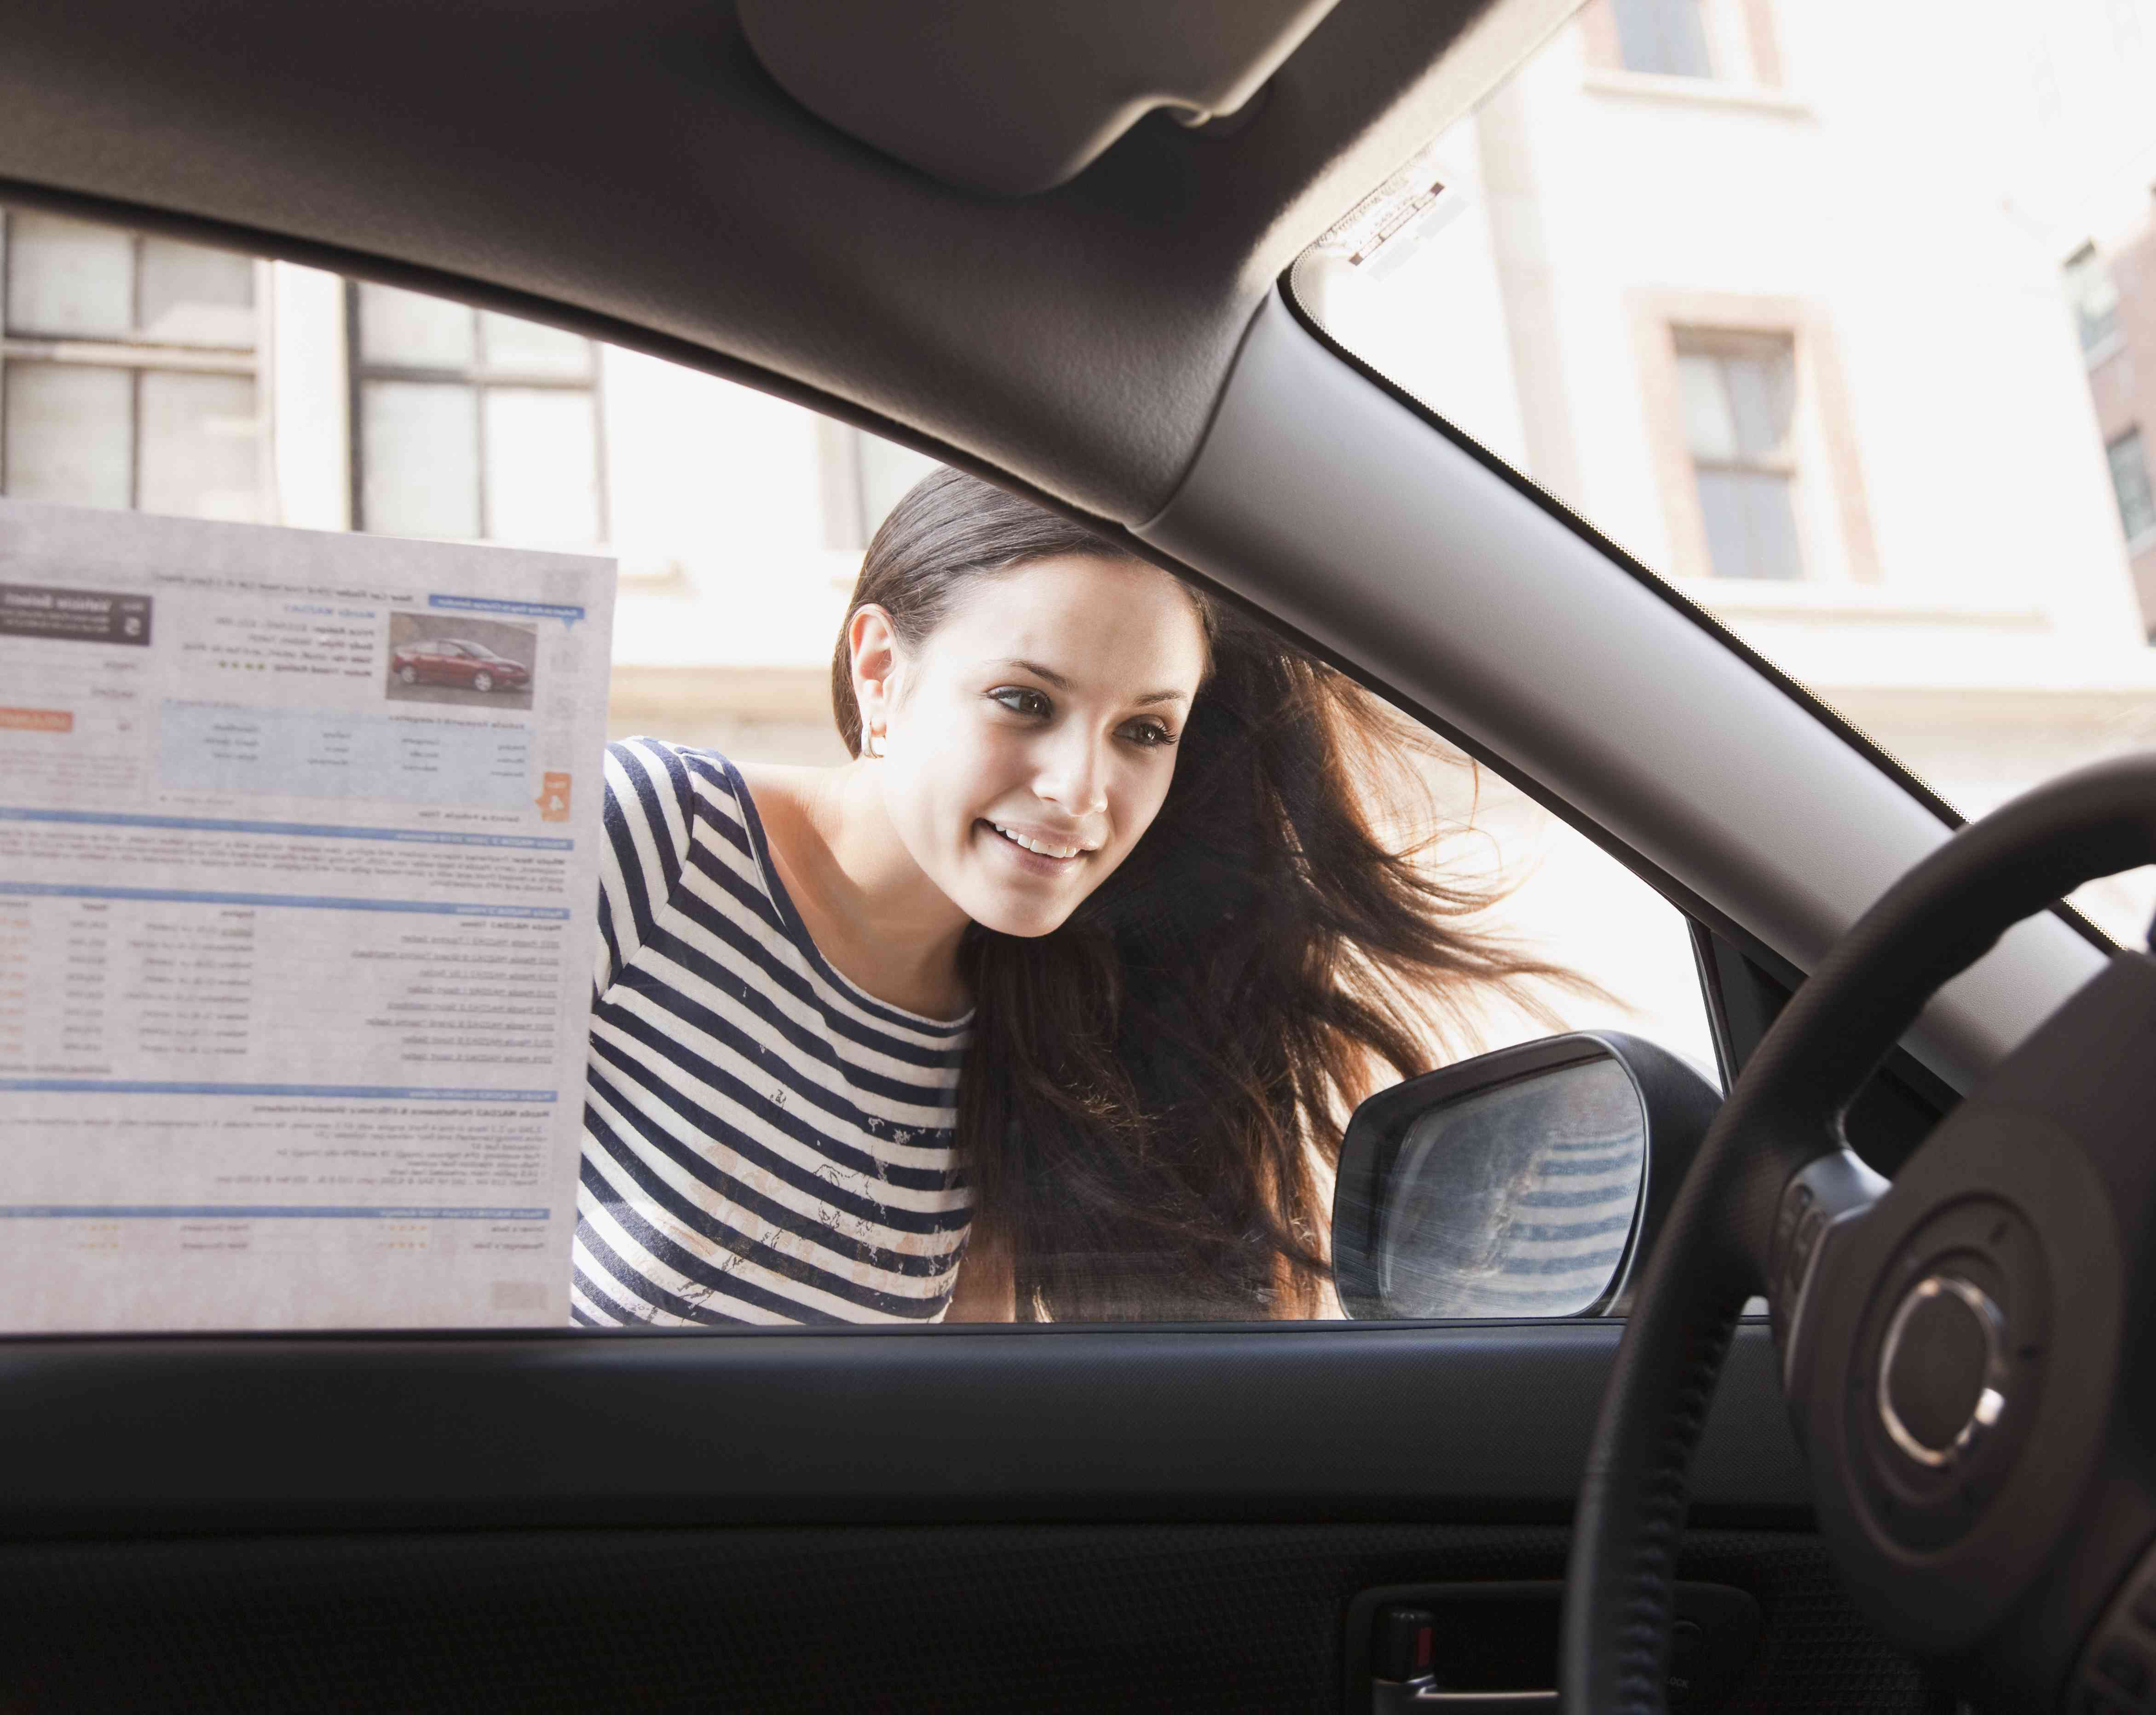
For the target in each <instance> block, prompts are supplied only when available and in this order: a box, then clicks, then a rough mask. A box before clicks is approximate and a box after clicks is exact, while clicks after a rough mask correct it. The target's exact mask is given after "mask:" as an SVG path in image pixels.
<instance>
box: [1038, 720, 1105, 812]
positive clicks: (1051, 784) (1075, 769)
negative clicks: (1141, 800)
mask: <svg viewBox="0 0 2156 1715" xmlns="http://www.w3.org/2000/svg"><path fill="white" fill-rule="evenodd" d="M1034 792H1035V793H1038V794H1039V797H1040V798H1041V800H1042V802H1043V803H1045V804H1054V805H1055V807H1056V808H1057V809H1060V810H1061V811H1062V812H1063V813H1064V814H1065V815H1070V816H1096V815H1099V814H1101V812H1102V811H1103V810H1105V809H1107V807H1108V770H1107V768H1106V757H1103V756H1102V755H1101V746H1100V745H1099V744H1098V743H1096V742H1094V741H1093V740H1091V739H1090V738H1086V739H1080V738H1077V737H1075V735H1073V736H1072V737H1068V738H1066V739H1065V742H1062V743H1060V744H1057V745H1055V746H1054V747H1052V748H1051V749H1050V752H1049V753H1048V755H1047V756H1046V757H1045V758H1043V760H1042V764H1041V769H1040V773H1039V776H1038V777H1037V778H1035V780H1034Z"/></svg>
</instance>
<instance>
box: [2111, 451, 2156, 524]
mask: <svg viewBox="0 0 2156 1715" xmlns="http://www.w3.org/2000/svg"><path fill="white" fill-rule="evenodd" d="M2104 452H2105V454H2106V455H2107V457H2108V458H2109V459H2110V460H2111V487H2112V493H2113V494H2115V495H2116V496H2117V497H2118V521H2119V523H2120V524H2121V525H2122V526H2124V528H2125V531H2126V539H2127V541H2128V542H2131V543H2133V545H2134V547H2137V548H2138V547H2143V546H2144V545H2145V540H2146V538H2148V537H2156V493H2152V492H2151V491H2150V488H2149V482H2148V454H2146V453H2145V452H2144V451H2143V449H2142V445H2141V431H2140V430H2139V429H2128V430H2127V431H2126V433H2125V434H2122V435H2121V436H2119V438H2118V439H2117V440H2115V441H2113V442H2112V443H2111V444H2110V445H2108V446H2107V447H2106V448H2105V449H2104Z"/></svg>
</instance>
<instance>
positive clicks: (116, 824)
mask: <svg viewBox="0 0 2156 1715" xmlns="http://www.w3.org/2000/svg"><path fill="white" fill-rule="evenodd" d="M0 822H64V823H69V824H74V825H77V826H82V827H92V828H173V829H187V830H189V831H192V832H194V833H199V834H288V835H291V836H294V837H295V838H300V839H307V840H393V841H395V842H397V843H398V845H491V846H513V847H515V848H516V849H517V850H525V851H573V850H576V845H577V842H576V841H575V840H554V839H550V838H547V837H544V836H542V835H540V834H453V833H449V832H447V831H438V830H436V829H430V828H340V827H337V826H336V824H333V823H329V822H234V821H228V820H225V819H222V818H219V817H215V816H143V815H134V814H112V815H106V814H102V813H100V812H99V811H96V810H33V809H23V808H18V807H16V806H13V805H9V804H0Z"/></svg>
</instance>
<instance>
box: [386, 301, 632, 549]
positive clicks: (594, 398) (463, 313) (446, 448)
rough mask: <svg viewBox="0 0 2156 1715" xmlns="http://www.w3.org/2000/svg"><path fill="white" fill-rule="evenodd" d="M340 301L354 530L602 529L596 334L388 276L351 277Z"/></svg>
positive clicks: (598, 534) (546, 536)
mask: <svg viewBox="0 0 2156 1715" xmlns="http://www.w3.org/2000/svg"><path fill="white" fill-rule="evenodd" d="M346 304H347V315H348V317H349V323H350V336H351V344H352V521H353V524H354V526H355V527H356V528H358V529H361V530H370V531H380V532H383V533H385V534H388V535H393V536H423V537H450V538H454V539H467V540H473V539H476V540H486V541H494V542H520V543H524V544H527V545H531V546H537V547H564V548H588V547H593V546H594V545H595V544H597V543H599V542H603V541H604V540H605V539H606V532H607V518H606V490H605V483H604V480H603V474H602V471H601V468H600V458H601V452H602V448H601V444H600V433H599V421H600V418H599V398H598V380H599V362H598V347H597V346H596V345H595V344H594V343H593V341H590V340H588V339H585V338H583V336H581V335H577V334H572V333H564V332H562V331H561V330H560V329H558V328H552V327H544V326H540V325H539V324H538V323H536V322H531V321H520V320H518V319H517V318H516V317H515V316H501V315H497V314H496V313H495V311H491V310H475V309H472V308H471V307H470V306H468V305H464V304H458V303H452V302H450V301H449V300H447V299H443V298H430V297H426V296H423V295H421V294H419V293H418V292H408V291H403V290H399V289H398V288H397V287H395V286H383V285H370V284H366V283H362V282H358V281H354V282H352V283H351V284H350V285H349V287H348V295H347V299H346Z"/></svg>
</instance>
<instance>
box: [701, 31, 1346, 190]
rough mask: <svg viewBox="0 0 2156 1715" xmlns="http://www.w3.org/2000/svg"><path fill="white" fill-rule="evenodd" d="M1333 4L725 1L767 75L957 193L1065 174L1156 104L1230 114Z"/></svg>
mask: <svg viewBox="0 0 2156 1715" xmlns="http://www.w3.org/2000/svg"><path fill="white" fill-rule="evenodd" d="M1334 3H1335V0H1233V3H1232V4H1223V3H1221V0H1029V3H1027V4H1023V5H1014V4H1013V3H1012V0H937V3H935V4H932V5H931V4H922V3H914V4H910V5H905V4H895V3H893V0H740V13H741V21H742V29H743V31H744V32H745V33H747V37H748V40H749V44H750V45H751V47H752V48H753V49H755V52H756V55H757V59H759V60H761V61H762V64H763V67H764V69H765V70H767V71H768V72H769V73H770V74H771V75H772V76H773V79H775V80H777V81H778V84H779V85H780V86H781V87H783V89H784V90H786V91H787V93H788V94H789V95H792V96H793V98H794V99H795V100H798V102H800V103H801V105H803V106H804V107H806V108H808V110H810V111H811V112H813V113H814V114H815V115H817V116H818V117H819V118H821V119H824V120H825V121H829V123H830V124H832V125H834V126H837V127H838V128H839V130H840V131H844V132H845V133H846V134H847V135H848V136H851V137H855V138H856V139H858V140H859V141H862V142H864V143H867V144H870V145H871V146H874V147H875V148H877V149H880V150H882V151H884V152H885V154H887V155H893V156H896V157H897V158H898V159H899V160H901V161H903V162H906V163H907V164H908V165H910V166H912V167H918V168H920V169H921V171H922V172H926V173H928V174H930V175H932V177H936V178H938V179H941V180H942V181H944V182H946V183H947V184H952V185H956V186H958V187H962V188H963V189H967V190H973V191H983V192H987V193H989V194H991V195H993V196H1000V197H1024V196H1029V195H1031V194H1033V193H1035V192H1037V191H1045V190H1049V189H1050V188H1052V187H1055V186H1056V185H1060V184H1062V183H1063V182H1065V181H1066V180H1068V179H1070V178H1072V177H1075V176H1076V175H1077V174H1078V173H1079V172H1081V171H1083V170H1084V168H1085V167H1086V165H1087V164H1088V163H1089V162H1091V161H1092V160H1094V159H1095V157H1097V156H1099V155H1100V154H1101V151H1103V150H1105V149H1106V148H1107V147H1108V146H1109V145H1110V144H1111V143H1113V142H1114V141H1116V138H1118V137H1120V136H1122V134H1123V133H1124V132H1125V131H1128V130H1129V129H1130V128H1131V126H1133V125H1135V124H1137V121H1139V120H1141V119H1142V118H1144V117H1145V116H1146V115H1147V114H1148V113H1150V112H1152V110H1154V109H1155V108H1158V107H1164V108H1167V109H1168V110H1170V111H1172V112H1173V114H1174V115H1175V116H1176V117H1177V118H1178V119H1179V120H1181V121H1183V122H1184V123H1186V124H1189V125H1203V124H1206V123H1208V122H1209V121H1213V120H1215V119H1220V118H1224V117H1226V116H1229V115H1230V114H1233V113H1235V112H1236V111H1237V110H1240V108H1242V107H1243V106H1244V105H1245V103H1247V102H1248V101H1249V100H1250V99H1251V97H1252V96H1254V95H1256V93H1257V92H1258V90H1260V88H1261V87H1262V86H1263V85H1264V84H1265V80H1266V79H1268V78H1270V76H1271V75H1272V74H1273V73H1274V72H1275V71H1276V70H1278V69H1280V66H1281V64H1282V62H1284V61H1285V60H1286V59H1287V57H1288V55H1289V54H1292V53H1293V52H1294V51H1295V50H1296V47H1297V46H1298V45H1300V44H1301V42H1302V40H1303V39H1304V38H1305V37H1306V36H1307V35H1308V34H1309V33H1311V31H1312V30H1313V29H1315V28H1317V24H1318V23H1319V22H1320V20H1322V18H1324V17H1325V15H1326V13H1328V12H1330V11H1331V10H1332V7H1333V5H1334Z"/></svg>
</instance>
